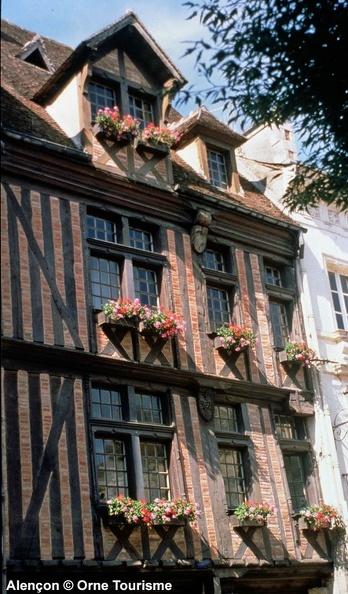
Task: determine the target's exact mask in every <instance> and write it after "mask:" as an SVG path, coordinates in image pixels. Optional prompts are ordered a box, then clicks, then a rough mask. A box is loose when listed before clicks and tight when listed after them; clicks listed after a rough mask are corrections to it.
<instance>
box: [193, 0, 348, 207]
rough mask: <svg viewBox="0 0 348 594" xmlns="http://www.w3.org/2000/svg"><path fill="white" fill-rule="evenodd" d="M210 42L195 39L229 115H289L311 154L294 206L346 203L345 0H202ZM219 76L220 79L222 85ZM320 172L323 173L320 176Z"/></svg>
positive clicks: (209, 93)
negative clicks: (312, 0)
mask: <svg viewBox="0 0 348 594" xmlns="http://www.w3.org/2000/svg"><path fill="white" fill-rule="evenodd" d="M185 5H186V6H188V7H189V9H190V16H189V18H194V17H196V16H199V17H200V20H201V22H202V23H203V24H204V26H205V27H206V30H207V35H206V36H205V38H204V40H198V41H196V42H193V43H192V44H191V47H189V49H188V50H187V52H186V53H187V54H191V53H194V54H195V56H196V61H197V65H198V68H199V71H200V72H201V73H204V75H205V77H206V79H207V81H208V88H206V89H205V90H203V91H202V92H197V91H196V92H195V91H194V89H193V88H192V87H191V88H190V89H189V90H188V91H186V92H185V93H183V95H182V100H183V101H185V100H187V99H188V98H189V97H191V96H192V94H194V93H196V101H197V103H198V104H200V103H201V102H202V99H208V100H209V101H210V102H213V103H222V105H223V107H224V108H225V109H226V110H228V111H229V113H230V114H231V119H230V121H231V122H233V121H235V120H237V119H238V120H239V121H241V122H242V123H243V120H244V124H245V123H247V122H249V124H250V122H252V123H253V124H256V125H258V124H272V123H274V124H276V125H277V124H278V125H279V124H283V123H284V122H285V121H287V120H289V119H291V120H292V122H293V124H294V127H295V131H296V132H297V134H298V136H299V138H300V140H301V141H302V145H303V147H304V149H305V150H306V151H307V150H308V154H309V155H310V156H309V157H308V158H307V157H306V159H305V162H304V164H305V166H306V170H305V171H304V170H302V171H301V172H300V175H299V176H298V177H297V178H295V180H294V182H293V183H292V184H291V186H290V187H289V190H288V192H287V195H286V197H285V201H286V204H287V205H288V206H289V207H290V209H291V210H295V209H296V208H306V207H308V206H314V205H315V204H317V203H318V201H319V200H324V201H325V202H327V203H336V204H337V206H338V207H341V208H347V207H348V189H347V188H348V158H347V157H348V70H347V68H346V66H345V61H344V58H343V57H344V56H345V55H346V52H347V30H348V2H347V0H322V1H321V2H308V1H307V0H263V2H260V0H199V1H194V2H191V1H189V2H186V3H185ZM218 76H219V79H218V80H219V81H220V80H221V84H216V79H217V77H218ZM318 172H322V173H321V174H320V175H319V174H318Z"/></svg>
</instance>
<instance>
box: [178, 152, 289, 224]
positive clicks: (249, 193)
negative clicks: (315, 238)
mask: <svg viewBox="0 0 348 594" xmlns="http://www.w3.org/2000/svg"><path fill="white" fill-rule="evenodd" d="M171 158H172V163H173V175H174V179H175V183H177V184H179V185H182V187H184V188H185V189H186V190H188V191H190V192H192V193H193V194H196V195H197V197H198V196H199V195H202V194H203V195H205V196H209V197H211V198H218V199H219V200H222V201H224V202H228V203H230V204H233V205H234V206H240V207H242V208H245V209H248V210H252V211H257V212H259V213H260V214H261V215H263V216H265V217H266V216H268V217H272V218H275V219H281V220H282V221H283V222H285V223H288V224H291V225H292V226H294V221H293V220H292V219H291V218H290V217H289V216H287V215H286V214H285V213H283V212H282V211H281V210H280V208H278V207H277V206H276V205H275V204H273V203H272V202H271V200H269V199H268V198H266V197H265V196H264V195H263V194H262V193H261V192H259V191H258V190H257V189H256V188H255V186H254V185H253V184H252V183H251V182H249V181H248V180H247V179H246V178H244V177H243V176H241V175H240V176H239V178H240V183H241V186H242V190H243V192H242V193H241V194H235V193H231V192H228V191H224V190H221V189H219V188H216V187H214V186H212V185H211V184H210V183H209V182H208V181H207V180H206V179H205V178H204V177H203V176H202V175H199V174H198V173H197V172H196V171H195V170H194V169H193V168H192V167H190V166H189V165H188V164H187V163H186V161H184V160H183V159H182V158H181V157H180V156H179V155H178V154H177V153H175V151H171Z"/></svg>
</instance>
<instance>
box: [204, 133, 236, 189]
mask: <svg viewBox="0 0 348 594" xmlns="http://www.w3.org/2000/svg"><path fill="white" fill-rule="evenodd" d="M206 151H207V166H208V178H209V183H210V184H211V185H212V186H213V187H214V188H219V189H220V190H228V189H229V188H230V186H231V171H230V166H229V159H228V151H226V150H224V149H222V148H221V147H217V146H212V145H210V144H207V145H206ZM210 155H216V156H218V157H222V163H223V166H224V172H223V173H224V175H225V179H226V181H225V182H223V183H221V174H220V167H218V174H219V175H218V177H219V180H214V177H213V170H212V167H211V159H210ZM217 165H219V163H217ZM218 182H220V183H218Z"/></svg>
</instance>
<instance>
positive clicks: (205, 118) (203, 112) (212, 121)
mask: <svg viewBox="0 0 348 594" xmlns="http://www.w3.org/2000/svg"><path fill="white" fill-rule="evenodd" d="M175 130H176V131H177V132H178V133H179V134H180V137H181V142H183V143H186V142H188V141H190V140H191V139H192V138H194V137H196V136H200V135H204V136H206V137H209V138H211V139H212V140H218V141H219V142H225V143H226V144H229V145H232V146H233V147H234V148H237V147H238V146H240V145H241V144H243V143H244V142H246V140H247V139H246V138H245V137H244V136H242V134H238V132H235V131H234V130H233V129H232V128H230V127H229V126H227V125H226V124H224V123H223V122H221V120H219V119H218V118H216V117H215V116H214V115H213V114H212V113H211V112H209V111H208V110H207V108H206V107H204V106H202V107H199V108H198V109H196V110H195V111H193V112H191V113H190V114H189V116H187V117H186V118H183V119H182V120H180V121H178V122H177V123H176V125H175Z"/></svg>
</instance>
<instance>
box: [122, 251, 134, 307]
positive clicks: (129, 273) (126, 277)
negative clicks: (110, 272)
mask: <svg viewBox="0 0 348 594" xmlns="http://www.w3.org/2000/svg"><path fill="white" fill-rule="evenodd" d="M122 296H123V297H128V298H129V299H134V298H135V291H134V276H133V261H132V258H131V257H130V256H129V255H126V257H125V260H124V268H123V277H122Z"/></svg>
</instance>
